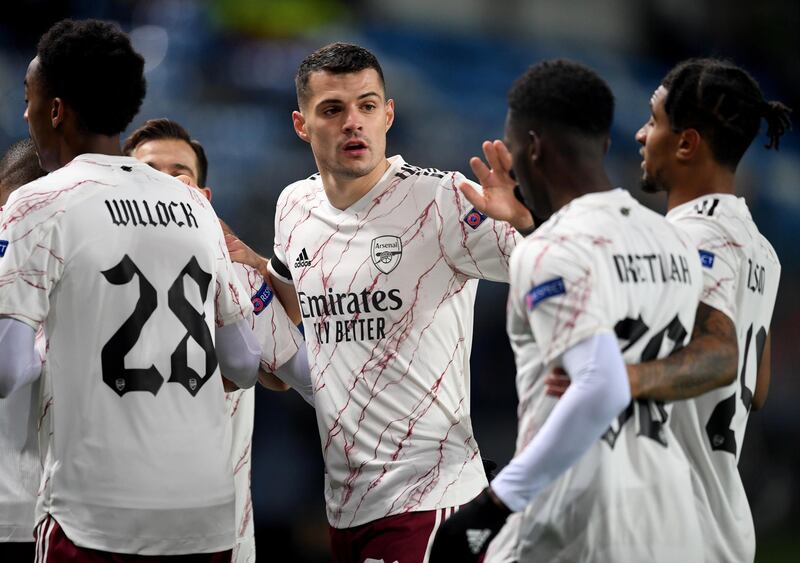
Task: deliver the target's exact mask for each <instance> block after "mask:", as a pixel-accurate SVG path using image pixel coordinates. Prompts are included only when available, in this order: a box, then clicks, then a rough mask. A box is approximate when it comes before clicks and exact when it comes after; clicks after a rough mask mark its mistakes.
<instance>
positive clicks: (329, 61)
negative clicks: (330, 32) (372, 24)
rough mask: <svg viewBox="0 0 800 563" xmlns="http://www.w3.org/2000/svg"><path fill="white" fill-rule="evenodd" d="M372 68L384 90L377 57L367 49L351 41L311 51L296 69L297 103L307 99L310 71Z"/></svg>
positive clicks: (331, 71) (340, 72) (344, 72)
mask: <svg viewBox="0 0 800 563" xmlns="http://www.w3.org/2000/svg"><path fill="white" fill-rule="evenodd" d="M368 68H374V69H375V71H377V73H378V76H379V77H380V79H381V86H382V87H383V89H384V90H386V82H385V81H384V78H383V70H382V69H381V65H380V63H379V62H378V59H377V58H376V57H375V55H373V54H372V53H370V52H369V51H368V50H366V49H364V48H363V47H359V46H358V45H353V44H351V43H331V44H330V45H325V46H324V47H321V48H319V49H317V50H316V51H314V52H313V53H311V54H310V55H309V56H307V57H306V58H305V59H303V62H302V63H300V67H299V68H298V69H297V75H296V76H295V78H294V85H295V87H296V89H297V103H298V104H299V105H300V106H303V104H305V102H306V101H307V100H308V97H309V92H308V77H309V76H310V75H311V73H312V72H317V71H321V70H322V71H326V72H330V73H333V74H348V73H351V72H359V71H362V70H365V69H368Z"/></svg>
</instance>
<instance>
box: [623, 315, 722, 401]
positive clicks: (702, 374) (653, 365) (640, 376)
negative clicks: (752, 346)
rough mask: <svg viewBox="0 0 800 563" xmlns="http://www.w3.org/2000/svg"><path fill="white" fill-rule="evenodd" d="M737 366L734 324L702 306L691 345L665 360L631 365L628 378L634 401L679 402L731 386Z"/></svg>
mask: <svg viewBox="0 0 800 563" xmlns="http://www.w3.org/2000/svg"><path fill="white" fill-rule="evenodd" d="M737 366H738V346H737V343H736V329H735V327H734V325H733V322H732V321H731V320H730V319H729V318H728V317H727V316H725V315H724V314H723V313H720V312H719V311H717V310H716V309H713V308H711V307H709V306H707V305H704V304H702V303H701V304H700V306H699V307H698V309H697V319H696V321H695V327H694V333H693V334H692V339H691V341H690V342H689V344H687V345H686V346H685V347H684V348H682V349H681V350H679V351H677V352H675V353H674V354H671V355H670V356H668V357H666V358H663V359H660V360H655V361H652V362H645V363H643V364H637V365H633V366H628V376H629V378H630V383H631V392H632V394H633V397H634V399H639V398H643V399H654V400H660V401H678V400H682V399H690V398H692V397H697V396H699V395H702V394H703V393H706V392H708V391H711V390H712V389H717V388H718V387H722V386H725V385H728V384H730V383H731V382H733V381H734V380H735V379H736V369H737Z"/></svg>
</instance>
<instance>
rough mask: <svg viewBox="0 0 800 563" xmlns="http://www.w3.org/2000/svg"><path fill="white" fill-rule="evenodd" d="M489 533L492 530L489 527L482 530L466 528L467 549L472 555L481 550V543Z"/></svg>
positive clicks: (484, 541) (486, 538) (490, 533)
mask: <svg viewBox="0 0 800 563" xmlns="http://www.w3.org/2000/svg"><path fill="white" fill-rule="evenodd" d="M490 535H492V531H491V530H490V529H489V528H485V529H483V530H467V545H468V546H469V550H470V551H471V552H472V553H473V554H474V555H478V554H479V553H480V552H481V551H482V550H483V544H485V543H486V540H488V539H489V536H490Z"/></svg>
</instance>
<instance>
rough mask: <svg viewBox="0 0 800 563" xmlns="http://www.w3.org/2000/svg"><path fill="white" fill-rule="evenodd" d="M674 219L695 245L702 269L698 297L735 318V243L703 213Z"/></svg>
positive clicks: (736, 272)
mask: <svg viewBox="0 0 800 563" xmlns="http://www.w3.org/2000/svg"><path fill="white" fill-rule="evenodd" d="M674 223H675V224H676V225H677V226H678V228H679V229H680V230H681V232H682V233H684V234H685V235H686V236H688V237H689V239H690V240H691V243H692V244H693V245H694V246H695V247H696V248H697V252H698V254H699V260H700V265H701V266H702V271H703V291H702V293H701V295H700V301H702V302H703V303H705V304H706V305H708V306H709V307H713V308H714V309H717V310H718V311H720V312H722V313H724V314H725V315H727V316H728V317H729V318H730V319H731V320H735V319H736V286H737V283H738V268H737V264H738V263H739V261H740V258H739V250H738V248H739V245H738V243H737V242H736V241H735V240H734V238H733V237H732V236H730V235H729V234H728V233H727V232H726V230H725V229H723V228H722V226H721V225H719V224H718V223H717V222H716V221H714V220H711V219H708V218H705V217H693V216H690V217H681V218H678V219H675V221H674Z"/></svg>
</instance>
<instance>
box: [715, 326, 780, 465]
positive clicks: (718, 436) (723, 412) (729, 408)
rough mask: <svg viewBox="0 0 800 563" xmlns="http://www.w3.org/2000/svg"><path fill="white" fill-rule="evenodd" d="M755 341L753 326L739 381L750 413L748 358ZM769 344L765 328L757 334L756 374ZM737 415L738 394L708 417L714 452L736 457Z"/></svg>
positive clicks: (728, 399) (722, 403)
mask: <svg viewBox="0 0 800 563" xmlns="http://www.w3.org/2000/svg"><path fill="white" fill-rule="evenodd" d="M752 340H753V325H752V324H751V325H750V328H748V329H747V336H745V341H744V359H743V361H742V373H741V375H740V376H739V379H740V381H741V384H742V393H741V395H740V399H741V401H742V405H744V408H745V411H748V412H749V411H750V406H751V405H752V404H753V392H752V391H750V389H748V388H747V385H746V384H745V374H746V372H747V357H748V355H749V354H750V342H751V341H752ZM766 342H767V329H765V328H764V327H763V326H762V327H761V328H760V329H759V330H758V332H757V333H756V339H755V346H756V372H758V368H759V366H760V365H761V357H762V356H763V355H764V345H765V344H766ZM735 413H736V392H734V393H733V394H732V395H731V396H730V397H728V398H727V399H723V400H722V401H720V402H719V403H718V404H717V406H716V407H714V410H713V411H712V413H711V416H710V417H708V423H707V424H706V434H708V441H709V443H710V444H711V449H712V450H722V451H724V452H728V453H732V454H733V455H736V433H735V432H734V431H733V430H731V422H732V421H733V415H734V414H735Z"/></svg>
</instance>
